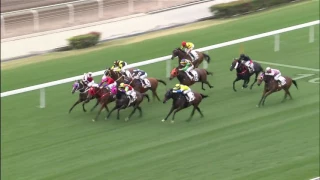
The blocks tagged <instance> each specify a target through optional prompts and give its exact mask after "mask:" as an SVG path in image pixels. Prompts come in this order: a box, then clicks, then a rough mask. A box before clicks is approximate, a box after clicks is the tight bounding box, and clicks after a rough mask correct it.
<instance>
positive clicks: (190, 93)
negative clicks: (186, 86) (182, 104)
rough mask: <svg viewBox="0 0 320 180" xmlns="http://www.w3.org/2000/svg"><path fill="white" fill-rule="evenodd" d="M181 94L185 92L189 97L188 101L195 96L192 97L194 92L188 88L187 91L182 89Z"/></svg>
mask: <svg viewBox="0 0 320 180" xmlns="http://www.w3.org/2000/svg"><path fill="white" fill-rule="evenodd" d="M183 94H186V95H187V96H188V98H189V102H191V101H193V100H194V99H195V98H194V94H193V92H192V91H191V89H190V90H187V91H184V92H183Z"/></svg>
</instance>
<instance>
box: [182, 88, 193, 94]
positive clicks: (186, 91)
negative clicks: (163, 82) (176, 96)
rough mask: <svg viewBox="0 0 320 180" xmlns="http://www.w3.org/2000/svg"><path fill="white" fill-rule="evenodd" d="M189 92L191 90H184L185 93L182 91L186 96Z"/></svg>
mask: <svg viewBox="0 0 320 180" xmlns="http://www.w3.org/2000/svg"><path fill="white" fill-rule="evenodd" d="M190 92H191V89H188V90H185V91H182V93H183V94H188V93H190Z"/></svg>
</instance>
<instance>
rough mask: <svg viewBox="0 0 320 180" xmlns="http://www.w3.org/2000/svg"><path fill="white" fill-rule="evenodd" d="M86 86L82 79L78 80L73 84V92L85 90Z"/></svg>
mask: <svg viewBox="0 0 320 180" xmlns="http://www.w3.org/2000/svg"><path fill="white" fill-rule="evenodd" d="M84 87H85V86H84V85H83V84H82V83H81V82H80V80H77V81H75V82H74V83H73V85H72V91H71V93H72V94H74V93H75V92H76V91H83V90H84Z"/></svg>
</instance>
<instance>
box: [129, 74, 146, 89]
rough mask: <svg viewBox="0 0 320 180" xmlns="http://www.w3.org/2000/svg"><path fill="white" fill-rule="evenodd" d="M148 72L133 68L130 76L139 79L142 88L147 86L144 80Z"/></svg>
mask: <svg viewBox="0 0 320 180" xmlns="http://www.w3.org/2000/svg"><path fill="white" fill-rule="evenodd" d="M147 76H148V74H147V73H146V72H145V71H142V70H140V69H135V70H133V74H132V78H133V79H140V82H141V83H142V86H143V88H147V84H146V82H145V79H146V78H147Z"/></svg>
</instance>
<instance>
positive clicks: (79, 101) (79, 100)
mask: <svg viewBox="0 0 320 180" xmlns="http://www.w3.org/2000/svg"><path fill="white" fill-rule="evenodd" d="M81 102H82V100H81V99H78V101H77V102H75V103H74V104H73V106H72V107H71V108H70V110H69V114H70V113H71V111H72V109H73V108H74V107H75V106H76V105H77V104H79V103H81Z"/></svg>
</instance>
